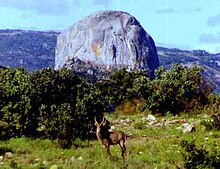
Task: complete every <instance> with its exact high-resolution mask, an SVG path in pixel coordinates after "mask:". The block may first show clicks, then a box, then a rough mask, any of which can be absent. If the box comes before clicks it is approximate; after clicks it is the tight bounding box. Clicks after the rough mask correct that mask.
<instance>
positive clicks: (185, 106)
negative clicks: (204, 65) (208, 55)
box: [144, 65, 212, 114]
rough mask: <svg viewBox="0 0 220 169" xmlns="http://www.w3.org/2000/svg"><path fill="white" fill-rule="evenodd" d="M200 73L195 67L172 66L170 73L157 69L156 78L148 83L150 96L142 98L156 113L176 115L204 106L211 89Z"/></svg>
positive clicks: (200, 70) (199, 69)
mask: <svg viewBox="0 0 220 169" xmlns="http://www.w3.org/2000/svg"><path fill="white" fill-rule="evenodd" d="M202 71H203V70H202V69H201V68H200V67H197V66H193V67H191V68H186V67H183V66H181V65H173V68H172V69H171V70H170V71H169V70H165V69H164V68H159V69H158V70H157V71H156V78H155V79H154V80H152V81H151V82H150V83H151V85H150V87H151V88H150V91H151V92H150V95H149V96H148V98H146V96H145V97H144V98H145V100H146V103H147V107H148V108H149V109H150V110H152V111H153V112H156V113H161V114H164V113H166V112H170V113H172V114H176V113H178V112H182V111H188V110H190V109H192V108H194V107H196V106H200V105H204V104H206V102H207V97H208V95H209V94H210V93H211V91H212V87H211V86H210V84H209V83H208V82H207V81H205V79H204V77H203V76H202Z"/></svg>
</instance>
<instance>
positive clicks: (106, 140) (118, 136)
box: [95, 117, 126, 159]
mask: <svg viewBox="0 0 220 169" xmlns="http://www.w3.org/2000/svg"><path fill="white" fill-rule="evenodd" d="M105 124H106V119H105V117H103V119H102V122H101V123H100V124H99V123H98V122H97V121H96V118H95V125H96V127H97V128H96V136H97V138H98V139H99V141H100V142H101V143H102V145H104V146H105V148H106V151H107V156H108V157H109V156H111V153H110V145H115V144H119V146H120V147H121V151H122V154H121V155H122V158H123V159H124V158H125V153H126V147H125V140H126V135H125V133H124V132H122V131H112V132H109V131H108V129H107V128H106V127H105Z"/></svg>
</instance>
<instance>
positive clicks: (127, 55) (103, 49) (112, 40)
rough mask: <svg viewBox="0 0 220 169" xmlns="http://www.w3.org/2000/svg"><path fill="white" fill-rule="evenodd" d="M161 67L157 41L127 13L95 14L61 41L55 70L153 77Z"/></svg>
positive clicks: (107, 12)
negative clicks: (129, 72)
mask: <svg viewBox="0 0 220 169" xmlns="http://www.w3.org/2000/svg"><path fill="white" fill-rule="evenodd" d="M158 66H159V60H158V56H157V51H156V47H155V44H154V41H153V39H152V38H151V36H150V35H149V34H148V33H147V32H146V31H145V30H144V29H143V27H142V26H141V25H140V23H139V22H138V21H137V20H136V19H135V17H133V16H131V15H130V14H128V13H125V12H121V11H102V12H98V13H95V14H93V15H90V16H88V17H86V18H84V19H82V20H81V21H79V22H77V23H75V24H74V25H73V26H71V27H70V28H69V29H67V30H66V31H64V32H62V33H61V34H60V35H59V36H58V38H57V47H56V56H55V69H59V68H62V67H67V68H71V69H74V70H75V71H79V72H83V71H84V72H85V71H87V73H90V74H95V73H97V71H98V70H102V71H112V70H114V69H121V68H127V69H130V70H133V69H148V70H149V72H150V74H151V75H152V74H153V72H154V70H155V69H156V68H157V67H158ZM85 69H87V70H85Z"/></svg>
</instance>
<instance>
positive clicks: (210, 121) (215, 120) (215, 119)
mask: <svg viewBox="0 0 220 169" xmlns="http://www.w3.org/2000/svg"><path fill="white" fill-rule="evenodd" d="M201 124H202V125H204V126H205V127H206V129H207V130H219V129H220V113H216V114H214V115H212V116H211V117H206V118H203V119H202V121H201Z"/></svg>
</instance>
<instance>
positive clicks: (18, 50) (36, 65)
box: [0, 29, 58, 71]
mask: <svg viewBox="0 0 220 169" xmlns="http://www.w3.org/2000/svg"><path fill="white" fill-rule="evenodd" d="M57 34H58V33H57V32H54V31H49V32H41V31H24V30H8V29H7V30H0V65H2V66H6V67H24V68H26V69H27V70H30V71H32V70H35V69H41V68H44V67H54V55H55V46H56V37H57Z"/></svg>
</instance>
